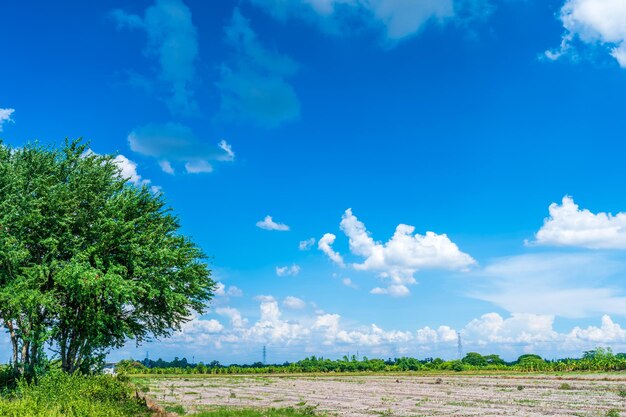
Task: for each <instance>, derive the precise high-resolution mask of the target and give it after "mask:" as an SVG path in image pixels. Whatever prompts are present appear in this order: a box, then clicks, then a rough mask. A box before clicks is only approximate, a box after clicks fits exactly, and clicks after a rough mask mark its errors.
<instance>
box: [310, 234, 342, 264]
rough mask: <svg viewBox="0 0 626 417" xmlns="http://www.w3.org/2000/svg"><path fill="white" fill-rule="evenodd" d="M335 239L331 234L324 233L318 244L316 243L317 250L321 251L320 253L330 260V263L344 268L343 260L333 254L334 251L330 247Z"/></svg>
mask: <svg viewBox="0 0 626 417" xmlns="http://www.w3.org/2000/svg"><path fill="white" fill-rule="evenodd" d="M335 239H337V236H335V235H333V234H332V233H326V234H325V235H324V236H322V238H321V239H320V240H319V242H317V248H318V249H319V250H321V251H322V252H324V253H325V254H326V256H328V257H329V258H330V260H331V261H333V262H334V263H336V264H337V265H339V266H341V267H343V266H345V264H344V262H343V258H342V257H341V255H340V254H339V253H337V252H335V251H334V249H333V248H332V245H333V243H334V242H335Z"/></svg>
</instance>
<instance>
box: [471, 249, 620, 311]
mask: <svg viewBox="0 0 626 417" xmlns="http://www.w3.org/2000/svg"><path fill="white" fill-rule="evenodd" d="M624 273H626V265H624V263H623V262H621V261H619V260H615V259H613V258H611V257H609V256H607V255H604V254H601V253H593V254H589V253H587V254H581V253H575V254H558V253H544V254H537V255H522V256H513V257H507V258H501V259H496V260H494V261H493V262H492V263H490V264H488V265H487V266H486V267H485V268H484V269H483V270H480V271H476V272H475V273H474V274H473V275H474V279H473V280H472V286H473V287H474V288H473V289H472V290H471V291H469V293H468V295H469V296H472V297H474V298H477V299H481V300H485V301H489V302H492V303H494V304H496V305H497V306H499V307H501V308H503V309H505V310H507V311H510V312H512V313H532V314H542V315H553V316H561V317H569V318H581V317H593V316H597V315H600V314H605V313H608V314H616V315H620V316H626V295H624V294H623V292H622V291H620V290H619V289H618V287H615V286H614V285H612V284H611V282H614V281H615V280H616V279H619V278H620V277H621V276H623V274H624Z"/></svg>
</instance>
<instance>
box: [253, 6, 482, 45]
mask: <svg viewBox="0 0 626 417" xmlns="http://www.w3.org/2000/svg"><path fill="white" fill-rule="evenodd" d="M249 1H250V2H251V3H253V4H255V5H257V6H258V7H261V8H263V9H264V10H266V11H267V12H268V13H270V14H271V15H272V16H274V17H275V18H276V19H278V20H286V19H288V18H298V19H302V20H304V21H308V22H312V23H314V24H316V25H317V26H318V27H319V28H321V29H322V30H324V31H326V32H328V33H334V34H346V33H352V32H359V31H360V30H362V29H363V28H374V29H375V30H378V31H380V32H381V33H382V38H383V39H384V43H385V44H386V45H388V46H393V45H395V44H396V43H397V42H399V41H401V40H404V39H408V38H411V37H413V36H415V35H417V34H419V33H420V31H422V30H423V29H424V28H425V27H427V26H428V25H429V24H437V25H443V24H446V23H450V22H453V23H458V24H459V25H460V26H467V24H468V22H471V21H474V20H479V19H482V18H484V17H485V16H488V15H490V14H491V13H492V12H493V9H494V6H493V4H492V2H491V1H490V0H293V1H288V2H285V1H280V0H249Z"/></svg>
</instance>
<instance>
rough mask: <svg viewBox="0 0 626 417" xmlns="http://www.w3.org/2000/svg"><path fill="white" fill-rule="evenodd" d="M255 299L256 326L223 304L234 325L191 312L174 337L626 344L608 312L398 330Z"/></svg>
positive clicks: (336, 351)
mask: <svg viewBox="0 0 626 417" xmlns="http://www.w3.org/2000/svg"><path fill="white" fill-rule="evenodd" d="M256 299H257V300H258V301H259V303H260V304H259V316H258V319H257V320H256V321H255V322H253V323H252V324H251V325H249V324H248V323H249V321H248V319H246V318H244V317H242V314H241V312H240V311H239V310H237V309H235V308H232V307H223V308H217V309H216V310H215V313H216V314H218V315H220V316H223V317H227V318H229V322H230V325H229V326H224V325H223V324H222V323H220V322H219V321H217V320H214V319H207V318H198V317H193V320H192V321H191V322H189V323H187V324H186V325H185V326H184V327H183V330H182V332H180V334H177V335H175V337H174V338H173V339H171V340H170V341H171V342H172V343H176V342H178V343H180V342H181V341H185V342H186V344H187V345H192V344H196V345H199V346H204V345H209V344H212V345H214V346H215V347H216V348H217V349H227V350H228V351H232V350H240V349H248V348H249V349H251V350H254V351H256V349H258V346H259V345H260V344H268V345H271V346H272V348H273V349H274V350H279V351H280V350H283V349H288V350H292V349H293V350H294V351H295V352H301V354H302V355H303V354H306V353H308V354H316V355H319V354H322V353H324V354H325V355H343V354H345V352H346V351H354V350H353V349H355V350H357V349H358V350H360V351H361V353H362V354H366V355H368V356H370V355H374V356H378V357H380V356H383V357H385V356H392V355H396V354H398V353H402V354H408V355H412V356H419V352H421V353H422V354H424V353H426V352H432V353H435V354H436V355H444V357H448V358H451V357H455V356H456V351H457V349H456V347H457V332H458V333H460V334H461V338H462V343H463V346H464V350H465V351H479V352H481V353H484V354H486V353H505V354H506V355H507V356H508V357H511V358H514V357H516V356H518V355H519V354H521V353H526V352H529V351H530V352H536V353H539V354H543V355H547V356H549V357H550V356H552V357H553V356H555V355H559V356H561V357H562V356H568V355H580V353H581V352H582V351H584V350H589V349H593V348H595V347H597V346H615V347H618V348H619V349H623V348H624V347H626V330H624V329H623V328H622V327H621V326H620V324H618V323H616V322H615V321H614V320H613V319H612V318H611V317H610V316H608V315H604V316H602V319H601V323H600V326H588V327H586V328H581V327H578V326H576V327H574V328H573V329H571V330H565V331H563V332H558V331H556V330H555V329H554V316H553V315H544V314H528V313H515V314H511V315H509V316H508V317H503V316H502V315H500V314H498V313H487V314H483V315H482V316H480V317H479V318H476V319H473V320H471V321H469V322H468V323H467V324H466V325H465V326H462V327H460V328H458V329H455V328H453V327H451V326H448V325H440V326H438V327H430V326H424V327H420V328H417V329H415V330H398V329H383V328H382V327H380V326H378V325H377V324H374V323H372V324H370V325H369V326H361V325H354V324H353V325H346V324H344V323H343V319H342V317H341V316H340V315H339V314H333V313H325V312H320V313H315V314H312V313H309V314H304V315H303V311H293V310H302V309H304V308H305V307H306V304H305V303H304V301H302V300H300V299H298V298H296V297H286V298H285V299H284V300H283V305H284V306H285V307H287V309H288V310H286V311H285V312H283V311H281V309H280V307H279V304H278V301H277V300H276V299H275V298H274V297H272V296H267V295H266V296H259V297H256ZM285 315H286V316H287V317H286V318H285V317H284V316H285ZM289 315H296V316H297V317H298V319H297V320H296V319H293V318H291V319H290V318H289ZM348 322H352V321H351V320H348Z"/></svg>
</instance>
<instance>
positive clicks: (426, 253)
mask: <svg viewBox="0 0 626 417" xmlns="http://www.w3.org/2000/svg"><path fill="white" fill-rule="evenodd" d="M340 227H341V230H342V231H343V232H344V234H345V235H346V236H347V237H348V239H349V244H350V252H351V253H352V254H353V255H355V256H358V257H361V258H364V260H363V262H361V263H353V264H351V266H352V267H353V268H354V269H356V270H360V271H375V272H378V273H379V275H380V276H381V277H382V278H384V279H386V280H387V281H390V284H389V286H388V287H387V288H380V287H377V288H374V289H373V290H372V291H371V293H372V294H389V295H392V296H396V297H402V296H406V295H408V294H409V293H410V291H409V289H408V287H407V285H411V284H415V283H416V281H415V278H414V274H415V273H416V272H417V271H419V270H422V269H448V270H461V271H465V270H467V269H468V268H469V267H470V266H472V265H474V264H475V263H476V261H474V259H473V258H472V257H471V256H469V255H468V254H466V253H463V252H461V251H460V250H459V248H458V246H457V245H456V244H455V243H453V242H452V241H451V240H450V239H449V238H448V236H447V235H445V234H442V235H438V234H436V233H433V232H426V234H425V235H420V234H414V232H415V227H413V226H409V225H405V224H400V225H398V226H397V227H396V231H395V233H394V235H393V236H392V237H391V239H389V241H387V242H386V243H381V242H376V241H374V239H373V238H372V237H371V235H370V233H369V232H368V231H367V229H366V227H365V225H364V224H363V223H362V222H361V221H359V219H357V217H356V216H355V215H354V214H353V213H352V210H351V209H348V210H346V212H345V213H344V215H343V216H342V218H341V223H340ZM334 241H335V235H332V234H330V233H327V234H326V235H324V237H322V239H320V242H319V244H318V246H319V248H320V250H322V251H323V252H324V253H326V254H327V255H328V256H329V257H330V258H331V259H333V261H335V262H336V263H338V264H343V259H342V258H341V257H340V256H339V255H338V254H337V253H336V252H334V251H333V250H332V247H331V245H332V243H333V242H334Z"/></svg>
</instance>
